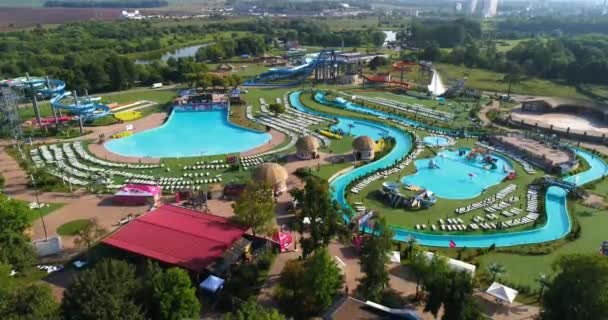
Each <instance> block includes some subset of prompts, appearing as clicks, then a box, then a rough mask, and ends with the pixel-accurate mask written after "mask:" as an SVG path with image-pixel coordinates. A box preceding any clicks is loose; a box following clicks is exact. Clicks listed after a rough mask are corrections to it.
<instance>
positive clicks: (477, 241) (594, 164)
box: [289, 92, 608, 248]
mask: <svg viewBox="0 0 608 320" xmlns="http://www.w3.org/2000/svg"><path fill="white" fill-rule="evenodd" d="M321 97H323V96H321ZM289 99H290V102H291V104H292V106H294V107H295V108H297V109H300V110H301V111H304V112H309V113H313V114H314V113H317V112H314V111H312V110H309V109H308V108H306V107H305V106H303V105H302V103H301V102H300V92H294V93H292V94H291V95H290V96H289ZM317 101H319V100H317ZM319 102H321V101H319ZM321 103H323V102H321ZM355 108H357V109H361V110H362V112H364V111H366V110H365V109H367V108H366V107H363V106H356V107H355ZM317 114H318V113H317ZM332 117H335V116H333V115H332ZM342 119H343V118H342V117H338V120H342ZM346 119H348V118H346ZM351 120H352V119H351ZM409 121H413V120H409ZM365 123H369V124H370V125H374V126H380V127H383V128H386V129H387V130H389V132H390V134H393V133H395V134H396V135H395V140H396V146H395V148H394V149H393V151H391V152H390V153H389V154H388V155H386V156H385V157H383V158H382V159H379V160H376V161H374V162H372V163H370V164H367V165H364V166H361V167H358V168H357V169H355V170H352V171H349V172H346V173H344V174H343V175H341V176H339V177H338V178H336V179H334V180H333V181H332V182H331V184H330V185H331V187H332V188H333V190H334V191H333V192H334V193H333V197H334V199H335V200H336V201H337V202H338V203H339V204H340V205H341V206H343V207H350V206H349V204H348V203H347V202H346V199H345V197H344V195H345V189H346V187H347V186H348V184H349V183H350V182H352V181H353V180H355V179H357V178H358V177H360V176H362V175H364V174H366V173H369V172H373V171H375V170H377V169H379V168H382V167H386V166H388V165H391V164H392V163H393V162H394V161H395V160H396V159H399V158H400V157H401V156H403V154H404V153H405V152H407V151H409V149H410V148H411V141H410V140H409V136H407V135H404V134H403V133H402V132H401V131H400V130H396V129H394V128H392V127H389V126H386V125H385V124H382V123H371V122H365ZM576 153H577V154H578V155H579V156H581V157H583V158H584V159H585V160H586V161H587V163H589V166H590V169H589V170H587V171H585V172H582V173H580V174H577V175H575V176H571V177H568V178H567V179H566V180H568V181H572V182H576V183H578V184H579V185H580V184H585V183H589V182H591V181H594V180H597V179H601V178H602V177H603V176H606V175H608V165H606V163H604V161H602V160H601V159H599V158H597V157H594V156H593V155H592V154H590V153H588V152H586V151H582V150H578V149H577V150H576ZM499 168H500V167H499ZM566 195H567V194H566V191H565V190H563V189H561V188H559V187H550V188H549V189H548V190H547V195H546V199H545V207H546V211H547V222H546V224H545V225H544V226H543V227H541V228H537V229H534V230H528V231H519V232H509V233H495V234H486V235H448V234H428V233H421V232H416V231H412V230H408V229H403V228H393V229H394V231H395V240H398V241H406V239H407V238H408V237H409V236H413V237H414V238H416V240H417V241H418V243H420V244H422V245H425V246H436V247H448V246H449V243H450V240H453V241H454V242H456V245H457V246H458V247H464V246H466V247H469V248H487V247H490V246H491V245H495V246H498V247H506V246H514V245H523V244H533V243H543V242H547V241H553V240H557V239H561V238H563V237H564V236H566V235H567V234H568V232H569V231H570V227H571V222H570V217H569V216H568V209H567V205H566ZM345 219H348V217H345Z"/></svg>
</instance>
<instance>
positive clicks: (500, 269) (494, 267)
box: [488, 263, 507, 282]
mask: <svg viewBox="0 0 608 320" xmlns="http://www.w3.org/2000/svg"><path fill="white" fill-rule="evenodd" d="M488 271H490V273H491V274H492V282H494V280H496V276H498V275H501V274H503V273H505V272H506V271H507V270H506V269H505V267H504V266H503V265H502V264H500V263H491V264H490V265H489V266H488Z"/></svg>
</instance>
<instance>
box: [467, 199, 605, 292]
mask: <svg viewBox="0 0 608 320" xmlns="http://www.w3.org/2000/svg"><path fill="white" fill-rule="evenodd" d="M572 209H573V210H572ZM571 214H572V215H576V216H577V217H578V221H579V223H580V224H581V229H582V233H581V236H580V238H578V239H576V240H574V241H572V242H568V243H566V244H564V245H563V246H561V247H559V248H558V249H556V250H555V251H554V252H552V253H550V254H548V255H534V256H528V255H516V254H510V253H509V254H506V253H490V254H487V255H483V256H481V257H480V258H479V259H478V261H479V262H480V265H481V268H487V266H488V264H490V263H500V264H502V265H503V266H505V269H506V270H507V272H506V273H505V274H504V275H502V276H501V278H503V279H506V280H508V281H509V282H514V283H517V284H520V285H528V286H531V287H532V288H536V287H535V286H536V284H535V282H534V278H535V277H536V276H538V274H539V273H541V272H543V273H547V274H550V273H552V270H551V264H552V263H553V261H554V260H555V259H556V258H557V257H559V256H560V255H564V254H576V253H581V254H592V253H596V254H597V252H598V248H599V246H600V244H601V242H602V241H604V240H607V239H608V238H607V235H606V226H607V225H608V210H602V211H597V210H594V209H590V208H587V207H584V206H581V205H578V204H576V205H574V206H571Z"/></svg>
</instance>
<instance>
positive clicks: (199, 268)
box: [103, 205, 247, 273]
mask: <svg viewBox="0 0 608 320" xmlns="http://www.w3.org/2000/svg"><path fill="white" fill-rule="evenodd" d="M246 230H247V229H246V228H244V227H242V226H240V225H237V224H235V223H233V222H231V221H230V220H229V219H227V218H223V217H218V216H214V215H211V214H207V213H202V212H198V211H194V210H190V209H186V208H183V207H178V206H174V205H163V206H161V207H159V208H157V209H154V210H152V211H150V212H148V213H146V214H144V215H142V216H140V217H138V218H137V219H135V220H133V221H131V222H130V223H129V224H127V225H126V226H125V227H124V228H122V229H120V230H118V231H116V232H115V233H113V234H112V235H110V236H109V237H107V238H105V239H104V240H103V243H105V244H107V245H110V246H113V247H116V248H120V249H122V250H125V251H129V252H131V253H135V254H138V255H142V256H145V257H148V258H151V259H154V260H158V261H161V262H164V263H167V264H172V265H177V266H180V267H182V268H185V269H188V270H190V271H193V272H195V273H201V272H203V271H204V270H205V269H206V268H207V267H208V266H209V265H211V264H212V263H214V262H216V261H218V260H220V258H222V257H223V256H224V253H226V252H227V251H229V250H230V249H231V248H232V246H233V245H234V244H235V243H236V242H237V241H239V240H240V239H241V237H242V236H243V235H244V234H245V231H246Z"/></svg>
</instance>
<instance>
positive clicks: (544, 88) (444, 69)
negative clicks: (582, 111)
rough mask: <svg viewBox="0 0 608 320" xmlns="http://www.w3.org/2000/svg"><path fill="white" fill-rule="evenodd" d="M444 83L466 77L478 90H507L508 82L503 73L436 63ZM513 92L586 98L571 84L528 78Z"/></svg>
mask: <svg viewBox="0 0 608 320" xmlns="http://www.w3.org/2000/svg"><path fill="white" fill-rule="evenodd" d="M435 67H436V68H437V70H438V71H439V73H440V74H441V76H442V78H443V81H444V83H446V85H449V84H451V83H453V82H454V81H456V80H459V79H462V78H465V77H466V78H467V85H468V86H470V87H473V88H476V89H479V90H484V91H495V92H507V90H508V83H506V82H504V81H502V79H503V77H504V75H503V74H501V73H497V72H492V71H489V70H483V69H470V68H465V67H462V66H455V65H450V64H443V63H438V64H436V65H435ZM512 92H513V93H519V94H531V95H542V96H557V97H571V98H580V99H587V97H586V96H585V95H583V94H581V93H579V92H577V91H576V88H575V87H573V86H567V85H563V84H559V83H555V82H552V81H549V80H543V79H538V78H528V79H526V80H524V81H522V82H521V83H519V84H516V85H514V86H513V88H512Z"/></svg>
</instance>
